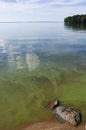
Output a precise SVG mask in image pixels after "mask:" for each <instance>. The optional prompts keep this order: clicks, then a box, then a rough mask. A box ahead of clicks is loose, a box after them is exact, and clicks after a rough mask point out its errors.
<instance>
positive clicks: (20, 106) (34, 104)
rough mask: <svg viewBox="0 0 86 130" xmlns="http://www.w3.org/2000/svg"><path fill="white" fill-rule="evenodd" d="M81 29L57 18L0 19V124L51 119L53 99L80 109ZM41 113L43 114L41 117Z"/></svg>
mask: <svg viewBox="0 0 86 130" xmlns="http://www.w3.org/2000/svg"><path fill="white" fill-rule="evenodd" d="M85 72H86V30H83V29H82V30H80V29H78V30H76V29H72V28H70V27H67V26H65V25H64V24H63V23H0V129H1V130H12V129H13V128H15V127H17V126H19V125H21V124H27V123H31V122H36V121H40V120H45V119H48V118H51V116H52V115H51V111H49V110H48V109H47V108H45V107H44V104H45V102H47V101H50V100H52V99H54V98H59V99H60V100H61V102H62V103H63V104H66V105H72V106H75V107H78V108H80V109H81V111H82V113H83V117H84V115H85V114H86V112H85V107H86V74H85ZM46 115H47V116H46Z"/></svg>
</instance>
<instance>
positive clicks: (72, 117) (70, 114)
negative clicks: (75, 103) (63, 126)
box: [54, 106, 81, 126]
mask: <svg viewBox="0 0 86 130" xmlns="http://www.w3.org/2000/svg"><path fill="white" fill-rule="evenodd" d="M54 114H55V117H56V118H57V119H58V120H59V121H60V122H62V123H65V122H66V121H67V122H69V123H71V124H72V125H73V126H77V125H78V124H79V123H80V122H81V113H80V111H79V110H77V109H74V108H70V107H64V106H57V108H56V109H55V113H54Z"/></svg>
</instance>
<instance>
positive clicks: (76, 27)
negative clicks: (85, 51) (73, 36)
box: [64, 23, 86, 30]
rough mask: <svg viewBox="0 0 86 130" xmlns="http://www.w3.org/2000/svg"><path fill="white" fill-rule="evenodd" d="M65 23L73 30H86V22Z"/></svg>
mask: <svg viewBox="0 0 86 130" xmlns="http://www.w3.org/2000/svg"><path fill="white" fill-rule="evenodd" d="M64 25H65V26H66V27H68V28H71V29H73V30H86V24H74V23H64Z"/></svg>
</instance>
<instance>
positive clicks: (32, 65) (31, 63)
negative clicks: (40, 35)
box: [26, 53, 39, 71]
mask: <svg viewBox="0 0 86 130" xmlns="http://www.w3.org/2000/svg"><path fill="white" fill-rule="evenodd" d="M26 62H27V65H28V69H29V71H32V70H34V69H36V68H37V67H38V65H39V58H38V56H37V55H35V54H33V53H32V54H26Z"/></svg>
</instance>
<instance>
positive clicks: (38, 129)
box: [15, 119, 86, 130]
mask: <svg viewBox="0 0 86 130" xmlns="http://www.w3.org/2000/svg"><path fill="white" fill-rule="evenodd" d="M85 122H86V121H83V122H82V123H80V124H79V125H78V126H77V127H74V126H72V125H71V124H70V123H68V122H66V123H60V122H58V120H56V119H53V120H46V121H40V122H36V123H31V124H27V125H23V126H21V127H20V128H17V129H15V130H85V127H86V126H85V125H86V123H85Z"/></svg>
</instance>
